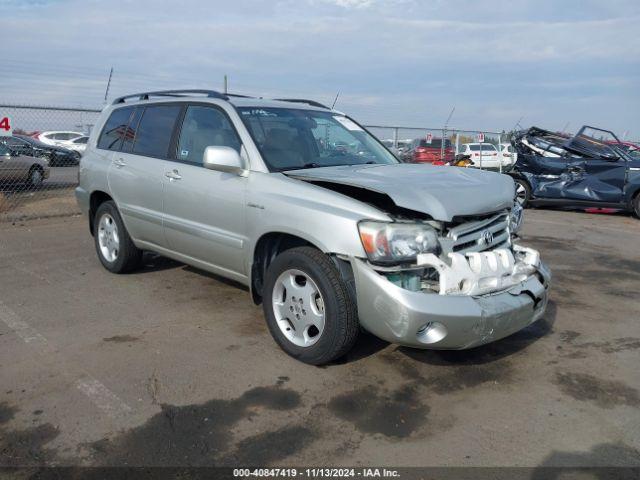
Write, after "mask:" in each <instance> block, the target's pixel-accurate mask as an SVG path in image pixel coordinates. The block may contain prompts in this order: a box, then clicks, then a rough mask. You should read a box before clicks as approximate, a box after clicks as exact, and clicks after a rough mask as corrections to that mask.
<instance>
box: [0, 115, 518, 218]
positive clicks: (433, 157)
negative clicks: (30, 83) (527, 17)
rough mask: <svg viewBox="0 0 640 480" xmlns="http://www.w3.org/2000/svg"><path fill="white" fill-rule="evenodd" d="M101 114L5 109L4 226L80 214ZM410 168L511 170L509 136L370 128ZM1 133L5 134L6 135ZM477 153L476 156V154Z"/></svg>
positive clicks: (0, 157)
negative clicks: (80, 189)
mask: <svg viewBox="0 0 640 480" xmlns="http://www.w3.org/2000/svg"><path fill="white" fill-rule="evenodd" d="M99 113H100V110H98V109H79V108H63V107H44V106H27V105H0V120H1V119H2V118H5V117H8V118H9V119H10V122H11V127H12V129H13V135H12V136H10V137H8V136H0V222H3V221H4V222H6V221H14V222H15V221H20V220H24V219H31V218H44V217H52V216H63V215H73V214H77V213H79V210H78V207H77V205H76V202H75V198H74V194H73V191H74V189H75V187H76V185H77V182H78V163H79V158H80V156H81V154H82V151H83V148H84V144H83V143H82V141H83V140H82V138H80V139H77V138H76V137H78V136H80V135H82V136H86V135H88V134H89V133H90V132H91V129H92V128H93V126H94V124H95V123H96V120H97V118H98V115H99ZM367 128H368V129H369V131H370V132H371V133H373V134H374V135H375V136H377V137H378V138H379V139H380V140H381V141H382V142H383V143H385V144H386V145H387V147H388V148H389V149H390V150H391V151H393V152H394V153H395V154H396V155H397V157H398V158H399V159H400V160H402V161H404V162H417V163H425V162H427V163H434V164H436V165H437V164H444V163H452V162H454V161H455V160H456V157H457V156H458V155H460V154H464V153H467V154H469V156H470V158H471V160H472V161H473V163H472V164H471V165H468V166H471V167H475V168H482V169H492V170H503V171H504V170H506V169H507V168H508V166H509V159H508V158H506V157H505V156H504V155H505V153H506V152H505V151H504V149H505V147H506V146H507V145H508V139H507V137H506V135H505V134H504V133H500V132H488V131H476V130H456V129H444V128H426V127H394V126H384V125H371V126H367ZM2 131H3V130H2V129H1V128H0V133H2ZM474 149H475V150H474Z"/></svg>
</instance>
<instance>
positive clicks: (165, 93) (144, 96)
mask: <svg viewBox="0 0 640 480" xmlns="http://www.w3.org/2000/svg"><path fill="white" fill-rule="evenodd" d="M194 94H197V95H206V96H207V97H209V98H220V99H223V100H228V97H227V96H226V95H225V94H223V93H220V92H217V91H215V90H161V91H157V92H142V93H134V94H132V95H124V96H122V97H118V98H116V99H115V100H114V101H113V105H116V104H118V103H125V100H127V99H130V98H137V99H138V100H149V97H182V96H187V95H194Z"/></svg>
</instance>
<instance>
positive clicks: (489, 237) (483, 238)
mask: <svg viewBox="0 0 640 480" xmlns="http://www.w3.org/2000/svg"><path fill="white" fill-rule="evenodd" d="M478 243H479V244H480V245H490V244H492V243H493V233H491V230H484V231H483V232H482V233H481V234H480V240H478Z"/></svg>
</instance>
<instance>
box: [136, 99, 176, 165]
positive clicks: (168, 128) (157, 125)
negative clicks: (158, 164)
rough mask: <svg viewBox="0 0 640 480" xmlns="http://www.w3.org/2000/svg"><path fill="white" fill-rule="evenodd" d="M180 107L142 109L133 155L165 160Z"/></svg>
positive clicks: (155, 106)
mask: <svg viewBox="0 0 640 480" xmlns="http://www.w3.org/2000/svg"><path fill="white" fill-rule="evenodd" d="M180 109H181V107H180V105H152V106H149V107H146V108H145V109H144V113H143V114H142V118H141V119H140V123H139V124H138V128H137V130H136V134H135V143H134V145H133V153H136V154H138V155H146V156H148V157H160V158H167V153H168V150H169V144H170V143H171V135H172V134H173V127H174V126H175V124H176V120H177V118H178V114H179V113H180Z"/></svg>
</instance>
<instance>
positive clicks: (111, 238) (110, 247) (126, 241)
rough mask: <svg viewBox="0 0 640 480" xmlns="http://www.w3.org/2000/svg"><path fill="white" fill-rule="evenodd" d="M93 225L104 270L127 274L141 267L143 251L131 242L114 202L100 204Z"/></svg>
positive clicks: (96, 245)
mask: <svg viewBox="0 0 640 480" xmlns="http://www.w3.org/2000/svg"><path fill="white" fill-rule="evenodd" d="M93 225H94V236H93V237H94V242H95V247H96V252H97V254H98V258H99V259H100V263H102V265H103V266H104V268H106V269H107V270H109V271H110V272H112V273H126V272H130V271H132V270H134V269H136V268H137V267H138V266H139V265H140V263H141V261H142V250H140V249H139V248H138V247H136V246H135V245H134V243H133V241H132V240H131V237H130V236H129V232H127V229H126V228H125V226H124V223H123V221H122V217H120V213H119V212H118V209H117V207H116V204H115V203H114V202H113V201H111V200H109V201H106V202H104V203H102V204H100V206H99V207H98V210H97V211H96V215H95V217H94V223H93Z"/></svg>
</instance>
